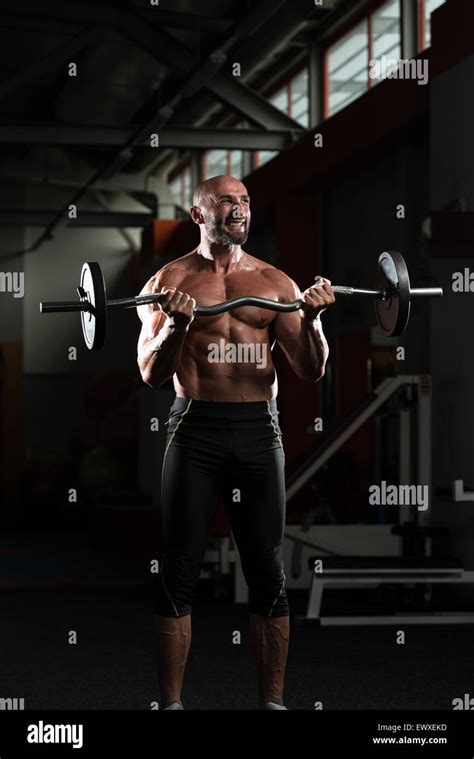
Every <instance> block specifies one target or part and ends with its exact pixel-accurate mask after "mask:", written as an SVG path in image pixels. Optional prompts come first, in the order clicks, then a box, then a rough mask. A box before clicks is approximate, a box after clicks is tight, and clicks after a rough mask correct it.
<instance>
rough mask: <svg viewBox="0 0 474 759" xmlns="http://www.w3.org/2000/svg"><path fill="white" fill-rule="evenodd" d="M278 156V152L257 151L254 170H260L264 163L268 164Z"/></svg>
mask: <svg viewBox="0 0 474 759" xmlns="http://www.w3.org/2000/svg"><path fill="white" fill-rule="evenodd" d="M277 155H278V150H256V151H255V153H254V160H253V166H254V169H258V167H259V166H263V164H264V163H268V162H269V161H271V160H272V158H275V156H277Z"/></svg>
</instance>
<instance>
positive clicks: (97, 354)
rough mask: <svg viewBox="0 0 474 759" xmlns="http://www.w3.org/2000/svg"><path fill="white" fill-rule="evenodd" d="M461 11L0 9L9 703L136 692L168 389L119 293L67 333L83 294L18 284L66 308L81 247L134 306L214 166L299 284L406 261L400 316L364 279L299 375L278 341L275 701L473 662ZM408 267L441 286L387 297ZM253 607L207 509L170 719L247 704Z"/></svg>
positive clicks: (106, 699)
mask: <svg viewBox="0 0 474 759" xmlns="http://www.w3.org/2000/svg"><path fill="white" fill-rule="evenodd" d="M473 24H474V6H473V4H472V2H471V1H470V0H445V1H444V2H443V0H363V1H362V2H360V1H359V0H324V1H323V2H320V3H318V2H313V0H273V2H271V3H268V2H265V0H261V1H258V2H257V1H253V0H239V2H237V0H202V1H201V2H200V3H199V4H198V6H196V4H194V3H192V2H190V0H172V1H171V0H160V2H156V3H153V2H145V0H109V1H108V2H102V0H100V2H94V3H90V2H85V1H83V0H67V2H66V3H63V4H60V3H58V2H56V0H44V1H43V2H41V3H40V4H38V3H30V2H26V3H22V4H21V5H15V4H13V3H8V2H7V3H4V4H3V5H2V13H1V16H0V34H1V39H2V46H1V53H0V55H1V66H2V75H1V82H0V112H1V120H0V227H1V232H0V234H1V238H2V239H1V248H0V250H1V257H2V272H1V273H0V281H1V283H2V291H1V293H0V314H1V319H0V330H1V336H0V361H1V364H0V366H1V373H0V377H1V384H0V387H1V395H0V404H1V416H0V419H1V423H0V436H1V438H0V457H1V458H0V460H1V467H0V478H1V480H0V496H1V524H2V530H1V533H0V567H1V571H0V583H1V585H2V597H3V603H2V606H1V615H2V645H1V647H0V658H1V665H0V671H1V673H2V675H1V678H0V682H1V691H0V698H1V699H2V700H3V699H6V700H8V699H13V698H17V697H18V698H22V699H24V703H25V707H26V708H27V709H96V710H100V709H123V710H140V709H150V708H154V707H153V706H151V705H152V704H155V703H156V702H157V700H158V690H157V687H158V686H157V679H156V665H155V660H154V650H153V640H152V625H151V608H152V593H153V572H155V571H156V566H157V564H158V563H159V562H158V559H159V552H160V485H161V466H162V461H163V456H164V452H165V441H166V426H165V422H166V419H167V414H168V410H169V408H170V405H171V404H172V402H173V399H174V396H175V392H174V389H173V385H172V382H171V380H170V381H169V382H166V383H165V384H164V385H162V386H160V387H154V388H151V387H148V386H147V385H146V384H145V383H144V382H143V381H142V378H141V376H140V372H139V370H138V367H137V340H138V335H139V331H140V322H139V320H138V318H137V314H136V311H135V309H134V308H116V309H107V325H106V338H105V343H104V345H103V347H102V348H101V349H100V350H90V349H89V348H88V347H87V346H86V344H85V342H84V337H83V334H82V329H81V319H82V320H84V319H86V320H87V318H88V316H87V312H85V311H82V312H81V313H79V312H78V311H76V312H68V311H66V310H64V311H63V312H62V313H61V312H56V313H47V312H46V311H44V312H43V313H41V312H40V303H45V302H49V303H50V302H56V301H58V302H65V301H76V302H78V298H79V296H80V291H79V294H78V287H80V282H81V271H82V267H83V264H84V262H98V263H99V265H100V268H101V271H102V274H103V278H104V282H105V286H106V297H107V299H124V298H126V299H129V298H133V297H134V296H136V295H137V294H138V293H139V292H140V291H141V289H142V287H143V286H144V284H145V282H146V281H147V280H148V279H149V278H150V277H151V276H152V275H153V274H154V273H155V272H157V271H158V270H159V269H161V268H162V266H164V265H165V264H167V263H169V262H171V261H173V260H174V259H175V258H178V257H180V256H183V255H184V254H186V253H188V252H189V251H191V250H193V248H195V247H196V245H197V244H198V228H197V227H196V225H195V224H194V223H193V221H192V220H191V219H190V216H189V208H190V206H191V205H192V196H193V191H194V189H195V188H196V186H197V185H198V183H199V182H201V181H202V180H205V179H208V178H210V177H214V176H218V175H232V176H234V177H236V178H237V179H241V180H242V181H243V182H244V184H245V186H246V187H247V189H248V192H249V195H250V199H251V210H252V224H251V229H250V236H249V239H248V242H247V243H246V245H245V250H247V252H249V253H251V254H252V255H253V256H255V257H257V258H259V259H261V260H263V261H265V262H267V263H269V264H271V265H273V266H276V267H277V268H279V269H281V270H282V271H284V272H285V273H286V274H288V275H289V276H290V277H291V278H292V279H293V280H294V281H295V282H296V283H297V285H298V287H299V288H300V289H301V290H304V289H305V288H308V287H310V286H311V284H312V283H313V282H314V279H315V276H316V275H322V276H324V277H328V278H329V279H330V280H331V282H332V283H333V284H337V285H341V286H342V285H347V286H351V287H354V288H366V289H367V288H369V289H370V288H374V287H380V282H379V284H378V285H377V284H376V282H377V276H378V273H379V274H380V264H379V257H380V255H381V254H382V253H383V252H385V251H388V252H391V251H396V252H399V253H400V254H401V256H403V260H404V261H405V263H406V267H407V270H408V273H409V280H410V283H409V284H408V285H407V284H406V282H405V284H404V288H405V289H404V292H403V293H402V292H400V295H399V298H398V296H397V298H395V297H394V302H393V303H392V304H391V306H390V308H391V309H392V312H391V317H390V318H392V317H393V309H395V311H397V309H398V308H401V307H402V306H403V307H404V308H405V309H409V312H410V313H409V320H408V324H407V325H406V329H404V330H403V331H402V334H389V330H387V329H384V327H383V325H381V324H380V322H379V319H380V316H377V311H378V308H379V306H380V303H379V305H377V297H376V296H374V295H372V296H365V297H364V296H360V297H358V296H357V294H355V295H353V296H347V297H346V296H344V295H342V294H341V295H340V296H337V295H336V303H335V304H334V305H332V306H331V307H330V308H328V309H327V310H326V312H325V313H324V314H323V315H322V324H323V328H324V333H325V335H326V338H327V341H328V345H329V350H330V356H329V361H328V364H327V367H326V372H325V375H324V377H323V378H322V379H321V380H320V381H319V382H317V383H311V382H304V381H302V380H301V379H300V378H299V377H298V376H296V374H295V373H294V372H293V371H292V369H291V367H290V366H289V364H288V362H287V361H286V359H285V357H284V355H283V353H282V352H281V351H280V349H279V347H278V346H276V347H275V350H274V357H273V358H274V361H275V365H276V368H277V374H278V382H279V392H278V399H277V403H278V408H279V411H280V425H281V429H282V434H283V442H284V449H285V456H286V486H287V493H286V496H287V515H286V528H285V541H284V560H285V574H286V590H287V594H288V599H289V603H290V608H291V641H290V651H289V657H288V665H287V674H286V688H285V691H286V701H285V703H286V704H287V706H288V709H301V710H314V709H327V710H342V709H345V710H365V709H383V710H392V709H414V710H418V709H436V710H446V709H448V710H450V709H455V708H462V707H457V706H456V704H457V703H458V702H460V699H464V697H465V694H469V692H470V690H472V676H473V674H474V670H473V664H472V656H471V655H470V649H471V638H470V635H471V634H472V627H471V625H472V624H473V623H474V588H473V585H474V558H473V549H474V512H473V510H474V504H471V502H472V501H474V472H473V459H472V438H471V433H470V432H469V430H470V426H472V425H473V423H474V400H473V393H472V388H473V386H474V354H473V355H471V352H470V346H471V344H472V343H471V338H470V337H469V335H471V331H472V300H471V299H472V298H473V297H474V296H473V294H472V292H473V291H474V285H473V284H472V280H473V276H472V274H471V270H470V267H471V266H473V267H474V256H473V243H474V151H473V149H472V134H473V131H474V107H473V103H472V81H473V78H474V37H473V35H472V33H471V29H472V27H473ZM391 62H392V63H391ZM473 270H474V269H473ZM410 285H411V287H412V288H416V287H419V288H435V287H438V288H442V289H443V297H442V298H429V297H427V298H423V297H419V298H416V297H413V298H410V289H409V288H410ZM402 299H404V303H403V304H402V303H401V301H402ZM374 301H375V303H374ZM410 301H411V302H410ZM102 317H103V314H102ZM96 326H97V325H96ZM103 327H105V323H102V324H101V325H100V328H101V329H102V328H103ZM247 600H248V598H247V588H246V583H245V580H244V577H243V574H242V570H241V567H240V562H239V555H238V551H237V550H236V546H235V544H234V540H233V535H232V531H231V530H230V527H229V523H228V520H227V517H226V513H225V511H224V510H223V509H221V508H220V509H219V510H218V512H217V514H216V517H215V520H214V523H213V525H212V528H211V530H210V532H209V537H208V547H207V551H206V554H205V557H204V561H203V565H202V571H201V575H200V579H199V584H198V588H197V593H196V600H195V605H194V607H193V616H194V620H193V643H192V647H191V651H190V655H189V660H188V668H187V672H186V676H185V684H184V701H185V705H186V708H187V709H196V710H208V709H241V710H246V709H253V708H255V704H256V686H255V689H254V688H253V685H252V684H253V683H254V679H255V678H254V671H253V662H252V660H251V658H250V654H249V650H248V634H247V606H246V604H247ZM473 695H474V694H473ZM7 708H8V707H7ZM467 708H469V707H467Z"/></svg>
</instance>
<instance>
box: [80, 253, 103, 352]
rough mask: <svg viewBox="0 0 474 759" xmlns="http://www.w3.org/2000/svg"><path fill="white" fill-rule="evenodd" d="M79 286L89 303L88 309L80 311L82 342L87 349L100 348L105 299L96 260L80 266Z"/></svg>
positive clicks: (100, 273) (100, 272) (101, 344)
mask: <svg viewBox="0 0 474 759" xmlns="http://www.w3.org/2000/svg"><path fill="white" fill-rule="evenodd" d="M81 287H82V289H83V290H84V292H85V294H86V299H87V300H88V301H89V303H90V305H91V309H90V311H81V323H82V334H83V335H84V342H85V344H86V346H87V347H88V348H89V350H100V349H101V348H102V347H103V345H104V343H105V335H106V333H107V301H106V296H105V282H104V278H103V276H102V270H101V268H100V266H99V264H98V263H97V262H96V261H91V262H89V263H85V264H84V266H83V267H82V271H81Z"/></svg>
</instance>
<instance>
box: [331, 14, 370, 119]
mask: <svg viewBox="0 0 474 759" xmlns="http://www.w3.org/2000/svg"><path fill="white" fill-rule="evenodd" d="M326 66H327V82H326V86H327V88H328V101H327V108H326V110H327V113H326V114H325V115H326V116H332V115H333V114H334V113H337V111H340V110H341V109H342V108H344V107H345V106H346V105H349V103H352V101H353V100H355V99H356V98H358V97H359V96H360V95H362V93H364V92H365V91H366V90H367V89H368V86H369V73H368V72H369V24H368V19H364V21H362V23H360V24H358V25H357V26H356V27H354V29H352V30H351V31H350V32H349V33H348V34H346V35H345V36H344V37H343V38H342V39H341V40H339V42H336V44H335V45H333V46H332V47H331V48H329V50H328V52H327V58H326Z"/></svg>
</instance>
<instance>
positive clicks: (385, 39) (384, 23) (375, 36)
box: [371, 0, 402, 60]
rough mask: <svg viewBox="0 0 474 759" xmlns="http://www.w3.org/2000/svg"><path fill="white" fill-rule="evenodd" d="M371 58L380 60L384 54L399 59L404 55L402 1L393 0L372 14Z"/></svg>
mask: <svg viewBox="0 0 474 759" xmlns="http://www.w3.org/2000/svg"><path fill="white" fill-rule="evenodd" d="M371 27H372V50H371V58H373V59H377V60H380V59H381V57H382V55H385V56H386V57H387V58H392V59H396V60H399V59H400V58H401V55H402V48H401V42H402V41H401V36H400V2H399V0H392V2H389V3H387V4H385V5H383V6H382V7H381V8H380V9H379V10H378V11H376V12H375V13H374V14H373V15H372V19H371Z"/></svg>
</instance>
